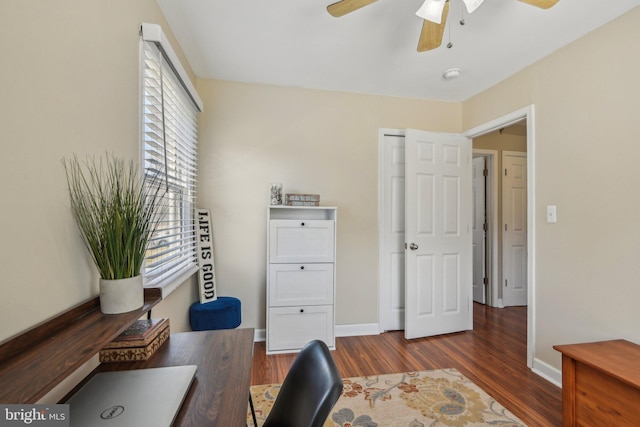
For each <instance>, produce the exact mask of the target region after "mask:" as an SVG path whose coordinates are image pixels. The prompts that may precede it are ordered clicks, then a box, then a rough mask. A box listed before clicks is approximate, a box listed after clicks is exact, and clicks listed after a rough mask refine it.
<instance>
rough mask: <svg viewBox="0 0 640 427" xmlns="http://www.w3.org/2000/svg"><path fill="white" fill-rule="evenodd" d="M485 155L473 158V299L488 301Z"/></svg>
mask: <svg viewBox="0 0 640 427" xmlns="http://www.w3.org/2000/svg"><path fill="white" fill-rule="evenodd" d="M485 163H486V158H485V157H484V156H480V157H474V158H473V223H472V228H473V300H474V301H475V302H479V303H481V304H485V303H486V291H485V286H486V285H485V277H487V272H486V263H485V260H486V248H487V243H486V242H487V241H486V222H487V218H486V207H485V200H486V197H485V193H486V184H485V178H486V177H485V170H486V166H485Z"/></svg>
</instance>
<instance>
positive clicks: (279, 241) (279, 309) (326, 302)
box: [267, 206, 337, 354]
mask: <svg viewBox="0 0 640 427" xmlns="http://www.w3.org/2000/svg"><path fill="white" fill-rule="evenodd" d="M336 212H337V208H335V207H324V206H321V207H316V206H313V207H307V206H269V208H268V217H267V225H268V226H267V354H273V353H290V352H296V351H299V350H300V349H301V348H302V347H303V346H304V345H305V344H306V343H307V342H309V341H311V340H314V339H320V340H322V341H324V342H325V343H326V344H327V346H328V347H329V348H331V349H334V348H335V313H334V312H335V310H334V305H335V282H336V280H335V277H336V276H335V275H336V269H335V254H336Z"/></svg>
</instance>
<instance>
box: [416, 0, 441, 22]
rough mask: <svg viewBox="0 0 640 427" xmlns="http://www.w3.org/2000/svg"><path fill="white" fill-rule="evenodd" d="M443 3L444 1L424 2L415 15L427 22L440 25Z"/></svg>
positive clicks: (431, 0) (427, 0) (432, 0)
mask: <svg viewBox="0 0 640 427" xmlns="http://www.w3.org/2000/svg"><path fill="white" fill-rule="evenodd" d="M445 3H446V0H425V2H424V3H423V4H422V6H421V7H420V9H418V11H417V12H416V15H418V16H419V17H420V18H422V19H426V20H427V21H431V22H435V23H436V24H440V23H442V10H443V9H444V4H445Z"/></svg>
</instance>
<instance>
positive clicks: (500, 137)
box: [473, 119, 528, 308]
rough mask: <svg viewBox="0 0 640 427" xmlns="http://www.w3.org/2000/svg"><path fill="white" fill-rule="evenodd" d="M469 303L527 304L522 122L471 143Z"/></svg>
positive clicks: (525, 181) (525, 142) (523, 131)
mask: <svg viewBox="0 0 640 427" xmlns="http://www.w3.org/2000/svg"><path fill="white" fill-rule="evenodd" d="M473 162H474V184H473V185H474V193H473V194H474V218H475V220H474V227H473V233H474V235H473V236H474V245H473V250H474V254H473V257H474V267H473V268H474V272H473V274H474V280H473V290H474V301H475V302H479V303H482V304H487V305H490V306H492V307H500V308H501V307H508V306H524V305H527V302H528V298H527V173H526V172H527V128H526V121H525V120H524V119H523V120H521V121H519V122H516V123H514V124H511V125H508V126H505V127H502V128H500V129H497V130H495V131H492V132H489V133H486V134H484V135H481V136H478V137H476V138H474V139H473Z"/></svg>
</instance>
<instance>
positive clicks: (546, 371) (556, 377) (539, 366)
mask: <svg viewBox="0 0 640 427" xmlns="http://www.w3.org/2000/svg"><path fill="white" fill-rule="evenodd" d="M531 370H532V371H533V372H534V373H536V374H538V375H540V376H541V377H542V378H544V379H545V380H547V381H549V382H551V383H553V384H555V385H557V386H558V387H560V388H562V371H560V370H558V369H556V368H554V367H553V366H551V365H549V364H548V363H545V362H543V361H542V360H540V359H536V358H534V359H533V368H531Z"/></svg>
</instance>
